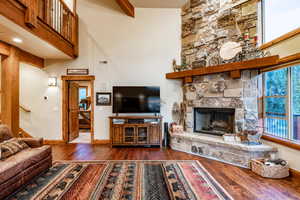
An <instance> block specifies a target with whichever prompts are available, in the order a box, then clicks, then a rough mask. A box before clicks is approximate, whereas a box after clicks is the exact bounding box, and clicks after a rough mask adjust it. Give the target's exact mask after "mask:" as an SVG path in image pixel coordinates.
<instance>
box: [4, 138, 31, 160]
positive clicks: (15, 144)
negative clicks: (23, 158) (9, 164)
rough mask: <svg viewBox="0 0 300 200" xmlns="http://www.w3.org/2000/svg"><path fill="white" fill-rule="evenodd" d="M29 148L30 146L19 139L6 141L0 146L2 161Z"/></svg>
mask: <svg viewBox="0 0 300 200" xmlns="http://www.w3.org/2000/svg"><path fill="white" fill-rule="evenodd" d="M27 148H29V146H28V145H27V144H26V143H25V142H24V141H22V140H20V139H17V138H12V139H10V140H6V141H4V142H2V143H1V144H0V151H1V157H0V159H1V160H3V159H6V158H8V157H10V156H12V155H14V154H16V153H18V152H20V151H22V150H24V149H27Z"/></svg>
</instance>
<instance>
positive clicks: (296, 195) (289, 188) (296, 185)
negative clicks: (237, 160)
mask: <svg viewBox="0 0 300 200" xmlns="http://www.w3.org/2000/svg"><path fill="white" fill-rule="evenodd" d="M53 159H54V160H198V161H200V162H201V163H202V165H203V166H204V167H205V168H206V169H207V170H208V171H209V172H210V173H211V174H212V175H213V176H214V177H215V179H216V180H217V181H218V182H219V183H220V184H221V185H222V186H223V187H224V188H225V189H226V190H227V191H228V192H229V193H230V194H231V195H232V197H233V198H234V199H236V200H248V199H251V200H254V199H257V200H271V199H272V200H273V199H274V200H290V199H299V200H300V177H289V178H286V179H281V180H273V179H266V178H262V177H260V176H257V175H256V174H254V173H252V172H251V171H250V170H248V169H242V168H239V167H235V166H232V165H228V164H224V163H221V162H218V161H214V160H210V159H206V158H201V157H198V156H193V155H190V154H187V153H183V152H178V151H174V150H171V149H165V148H163V149H159V148H110V146H108V145H90V144H68V145H53Z"/></svg>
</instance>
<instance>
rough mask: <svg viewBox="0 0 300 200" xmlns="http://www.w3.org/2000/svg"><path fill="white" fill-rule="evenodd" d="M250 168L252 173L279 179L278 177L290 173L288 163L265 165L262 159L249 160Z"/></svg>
mask: <svg viewBox="0 0 300 200" xmlns="http://www.w3.org/2000/svg"><path fill="white" fill-rule="evenodd" d="M251 169H252V171H253V172H254V173H256V174H258V175H260V176H262V177H265V178H274V179H279V178H285V177H288V176H289V175H290V173H289V165H288V164H286V165H285V166H282V165H274V166H267V165H265V164H264V162H263V159H260V160H255V159H253V160H251Z"/></svg>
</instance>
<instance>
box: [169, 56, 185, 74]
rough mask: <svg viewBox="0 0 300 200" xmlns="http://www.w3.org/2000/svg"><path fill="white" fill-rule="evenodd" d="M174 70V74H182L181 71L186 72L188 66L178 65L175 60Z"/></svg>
mask: <svg viewBox="0 0 300 200" xmlns="http://www.w3.org/2000/svg"><path fill="white" fill-rule="evenodd" d="M172 64H173V70H174V72H180V71H184V70H187V69H188V67H187V66H186V65H177V63H176V60H175V59H173V63H172Z"/></svg>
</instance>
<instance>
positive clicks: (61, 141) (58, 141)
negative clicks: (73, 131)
mask: <svg viewBox="0 0 300 200" xmlns="http://www.w3.org/2000/svg"><path fill="white" fill-rule="evenodd" d="M44 144H66V142H65V141H63V140H44Z"/></svg>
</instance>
